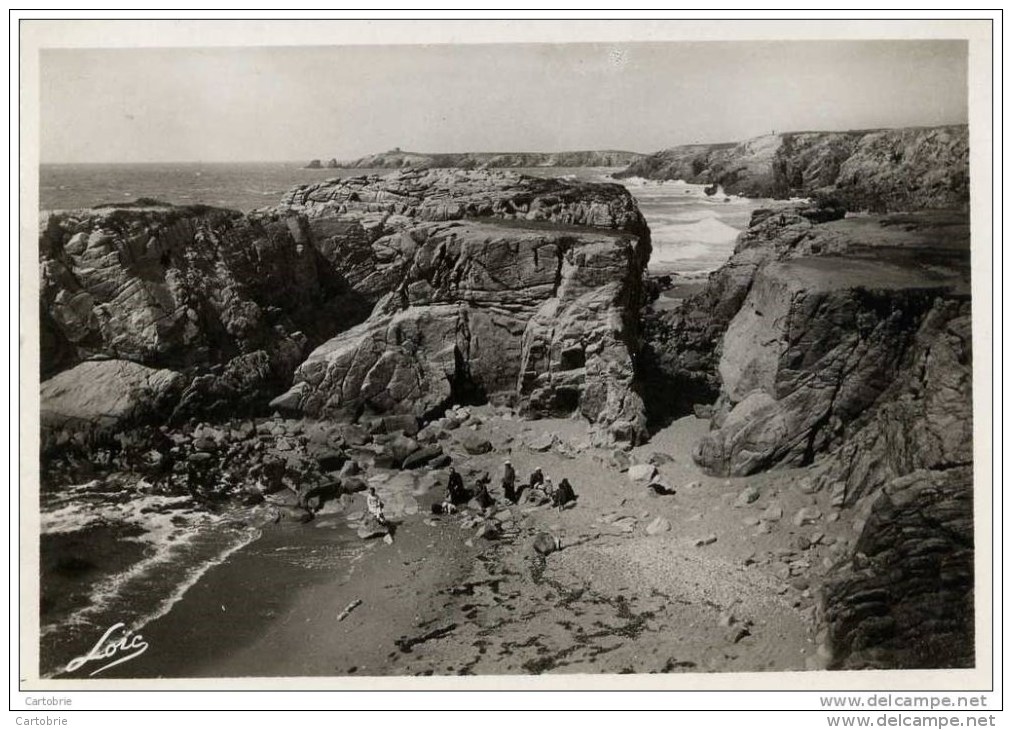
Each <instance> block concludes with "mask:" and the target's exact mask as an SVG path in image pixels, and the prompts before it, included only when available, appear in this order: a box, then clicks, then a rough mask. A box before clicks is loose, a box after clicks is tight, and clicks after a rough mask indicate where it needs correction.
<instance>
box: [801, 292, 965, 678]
mask: <svg viewBox="0 0 1012 730" xmlns="http://www.w3.org/2000/svg"><path fill="white" fill-rule="evenodd" d="M969 309H970V307H969V302H966V301H962V302H960V301H953V300H946V301H939V302H936V304H935V306H934V307H933V308H932V310H931V311H930V312H929V313H928V315H927V317H926V318H925V319H924V321H923V323H922V325H921V327H920V329H919V331H918V333H917V336H916V338H915V341H914V343H913V344H912V346H911V348H910V352H909V354H908V357H907V367H906V368H905V369H904V370H903V371H902V372H901V373H900V375H899V376H898V377H897V378H896V379H895V380H894V381H893V383H892V384H891V385H890V386H889V388H888V389H887V390H886V391H885V392H884V393H883V394H882V395H881V396H880V398H879V402H878V404H877V406H876V407H875V408H872V409H869V412H868V413H865V414H863V415H862V416H861V417H860V418H859V419H858V423H859V424H860V428H859V429H858V430H857V431H856V432H855V433H854V434H853V435H852V436H851V437H850V438H848V439H847V440H846V442H845V443H844V444H843V445H842V446H841V447H840V448H839V449H837V450H836V451H835V452H834V453H833V454H832V455H831V457H830V458H828V459H826V460H825V461H824V462H822V463H821V464H820V465H819V468H818V470H819V472H820V474H821V479H822V481H823V483H824V484H826V485H827V487H830V488H832V489H833V493H834V494H835V495H837V499H838V501H839V503H840V504H841V505H842V506H843V507H844V508H850V509H847V511H848V512H849V513H850V514H852V515H853V517H852V520H853V527H854V530H855V532H856V533H857V534H858V539H857V541H856V543H855V545H854V547H853V550H852V552H851V556H850V558H849V560H847V561H846V562H843V563H840V564H838V565H837V566H835V567H834V569H833V570H832V571H831V572H830V574H829V576H827V580H826V583H825V585H824V589H823V596H822V607H821V616H822V619H823V623H824V625H825V627H824V635H823V641H824V644H825V646H826V647H827V648H828V649H829V652H830V654H831V656H832V659H833V666H834V667H838V668H848V669H849V668H863V667H904V668H925V667H939V666H947V667H970V666H974V646H973V636H974V620H973V617H974V608H973V598H974V537H973V535H974V532H973V492H974V489H973V466H972V465H973V408H972V405H973V398H972V395H973V393H972V383H973V372H972V370H973V369H972V343H971V336H970V327H971V320H970V311H969Z"/></svg>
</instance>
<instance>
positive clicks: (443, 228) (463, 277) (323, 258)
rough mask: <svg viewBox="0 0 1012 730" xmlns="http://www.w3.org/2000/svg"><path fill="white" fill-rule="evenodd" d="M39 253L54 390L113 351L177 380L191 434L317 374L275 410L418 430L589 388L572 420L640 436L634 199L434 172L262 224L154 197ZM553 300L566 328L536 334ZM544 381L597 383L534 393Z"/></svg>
mask: <svg viewBox="0 0 1012 730" xmlns="http://www.w3.org/2000/svg"><path fill="white" fill-rule="evenodd" d="M478 218H480V219H481V220H475V219H478ZM465 219H467V220H465ZM40 252H41V259H42V261H41V268H42V282H43V283H42V295H41V321H42V332H43V335H44V336H43V338H42V340H43V348H44V349H43V353H42V369H43V376H44V377H48V376H50V375H53V374H55V373H57V372H60V371H61V370H63V369H65V368H67V367H70V366H72V365H74V364H75V363H78V362H81V361H82V360H88V359H92V358H96V357H114V358H124V359H129V360H132V361H135V362H138V363H142V364H144V365H147V366H150V367H156V368H171V369H173V370H176V371H178V372H180V373H182V374H183V375H184V376H185V380H186V381H187V385H186V387H185V389H184V392H183V394H182V396H181V398H180V400H179V401H178V402H177V403H175V404H174V406H173V407H172V408H171V409H169V412H170V413H171V414H172V415H173V416H175V417H176V418H178V419H183V418H189V417H202V416H206V415H216V414H222V413H230V412H232V411H234V410H235V409H236V408H239V409H240V410H255V409H256V408H262V407H263V406H264V404H265V403H266V402H267V401H268V400H270V399H271V398H275V397H277V396H278V394H279V393H282V392H283V390H284V388H286V387H289V386H290V385H291V383H292V380H291V378H292V374H293V373H294V372H295V371H296V368H299V366H300V364H303V363H304V364H303V365H302V367H301V368H300V369H299V375H298V376H297V378H296V387H295V388H294V389H293V390H291V391H290V392H288V393H285V394H283V396H282V397H281V398H279V399H278V400H277V401H276V403H275V405H276V407H277V408H279V409H282V410H285V411H287V412H299V413H310V414H314V415H327V416H340V417H342V418H349V417H357V416H359V415H361V414H363V413H366V412H370V413H377V414H382V413H408V414H411V415H415V416H422V415H427V414H429V413H430V412H432V411H433V410H438V409H439V408H442V407H444V406H445V405H446V404H447V403H449V402H450V401H451V400H454V399H459V400H468V399H474V398H477V399H484V398H488V397H492V396H497V397H502V398H503V399H505V400H510V401H512V402H517V401H519V400H520V398H521V397H528V398H529V396H531V394H532V393H534V392H535V391H536V393H537V397H534V398H530V400H531V401H532V403H531V404H530V405H529V406H528V411H529V413H531V414H532V415H538V414H540V413H548V412H552V413H556V412H559V411H560V410H561V406H560V405H559V404H560V403H562V402H563V401H565V398H562V399H559V398H556V397H555V396H554V393H555V392H556V391H560V392H561V391H562V390H564V389H565V388H570V389H573V388H575V389H577V390H578V391H579V392H578V394H577V395H578V397H577V400H576V402H574V403H572V406H571V408H570V409H569V410H570V411H573V412H576V411H579V412H581V413H583V414H584V415H586V416H587V417H588V418H590V419H591V420H594V421H601V422H602V423H604V424H606V425H611V424H612V423H613V422H615V421H617V420H628V421H630V423H631V424H632V425H631V426H630V425H628V424H622V425H621V426H620V430H621V431H623V432H634V431H635V430H636V426H635V421H636V401H635V397H634V396H632V395H631V394H629V393H627V392H626V391H629V389H630V388H631V387H632V376H631V373H632V358H633V357H634V355H635V352H636V350H637V349H638V344H637V338H638V336H639V333H638V330H637V321H638V320H637V315H636V312H637V310H638V307H639V297H640V277H641V274H642V270H643V268H644V267H645V264H646V260H647V258H648V256H649V232H648V230H647V228H646V224H645V222H644V220H643V217H642V215H640V213H639V210H638V209H637V207H636V204H635V201H634V200H633V199H632V197H631V196H630V195H629V193H628V192H627V191H626V190H625V189H624V188H622V187H621V186H618V185H593V184H588V183H578V182H566V181H557V180H542V179H538V178H529V177H524V176H521V175H517V174H514V173H504V172H495V173H493V172H485V171H472V172H467V171H461V170H438V171H437V170H428V171H424V172H405V173H398V174H394V175H392V176H389V177H386V178H378V177H370V178H366V177H360V178H353V179H347V180H332V181H328V182H325V183H319V184H315V185H309V186H304V187H302V188H297V189H296V190H294V191H293V192H292V193H290V194H289V195H288V196H286V198H285V201H284V202H283V204H282V205H280V206H278V207H277V208H271V209H264V210H261V211H256V212H254V213H251V214H249V215H247V216H243V215H241V214H239V213H236V212H233V211H224V210H218V209H213V208H207V207H204V206H193V207H185V208H177V207H173V206H169V205H165V204H161V203H157V202H155V201H144V202H142V203H138V204H133V205H127V206H121V207H116V208H98V209H93V210H88V211H72V212H63V213H58V214H53V215H50V216H49V217H48V218H47V219H46V222H45V224H44V225H43V228H42V231H41V234H40ZM580 297H583V298H584V299H583V300H581V301H586V302H587V303H588V304H589V305H591V306H592V313H591V315H590V316H589V317H586V318H583V321H577V320H579V319H580V317H579V314H578V313H579V309H578V304H577V303H576V300H577V299H578V298H580ZM549 301H555V302H557V304H558V306H559V307H561V308H562V309H566V308H568V309H567V311H568V312H569V314H568V315H565V317H564V319H565V320H566V321H567V322H568V324H567V326H566V328H565V330H564V331H562V330H560V331H558V333H556V328H555V327H551V328H548V329H545V328H537V327H533V328H531V331H530V332H529V333H528V327H529V324H530V323H531V320H532V319H533V318H534V317H535V315H536V314H537V313H538V312H539V311H541V308H542V307H543V306H544V305H545V304H546V302H549ZM546 311H547V310H546ZM560 312H561V310H560ZM370 313H371V314H370ZM560 316H562V315H561V314H560ZM335 335H339V336H338V337H336V339H334V340H333V341H329V340H330V338H333V337H335ZM319 346H322V347H320V349H319V350H317V351H316V352H314V353H313V354H312V356H311V357H309V359H308V360H306V355H307V354H308V353H310V352H311V351H312V350H313V348H316V347H319ZM542 346H543V347H544V348H545V354H544V356H543V357H542V356H541V355H537V356H536V357H535V356H534V353H540V349H539V348H541V347H542ZM525 348H526V350H525ZM578 349H583V350H587V351H588V352H589V355H581V356H580V357H582V358H583V362H582V364H581V365H580V366H579V367H573V366H572V365H571V363H572V361H573V358H575V357H577V355H576V352H577V350H578ZM563 351H564V352H563ZM605 361H607V364H606V363H605ZM538 368H545V369H546V370H552V371H553V373H556V374H557V373H560V372H562V371H563V370H566V371H570V370H575V369H582V370H583V372H582V374H581V375H579V376H576V377H574V376H573V374H572V373H570V374H569V375H567V376H566V380H565V383H562V381H561V380H560V378H559V377H556V375H552V377H551V378H550V379H549V380H548V381H543V382H540V383H539V384H538V385H537V388H534V387H531V388H530V389H529V391H527V392H524V393H521V390H523V389H524V387H525V385H524V384H525V383H526V381H525V380H524V379H523V378H522V377H521V371H522V370H523V372H526V373H527V374H528V375H530V374H533V375H534V376H535V377H537V376H539V375H540V374H541V373H540V372H539V371H538ZM585 394H586V397H584V396H585Z"/></svg>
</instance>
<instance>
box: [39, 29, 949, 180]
mask: <svg viewBox="0 0 1012 730" xmlns="http://www.w3.org/2000/svg"><path fill="white" fill-rule="evenodd" d="M39 112H40V145H41V149H40V159H41V161H42V162H43V163H68V162H175V161H178V162H184V161H193V162H218V161H220V162H239V161H261V160H262V161H273V160H279V161H280V160H285V161H289V160H309V159H313V158H321V159H324V160H327V159H330V158H332V157H334V158H337V159H338V160H342V159H353V158H356V157H360V156H363V155H366V154H371V153H375V152H381V151H385V150H389V149H393V148H395V147H400V148H401V149H403V150H410V151H418V152H488V151H491V152H508V151H526V152H546V151H563V150H583V149H618V150H631V151H636V152H654V151H656V150H659V149H663V148H665V147H672V146H675V145H679V144H688V143H702V142H726V141H739V140H742V139H747V138H749V137H754V136H758V135H761V134H768V133H769V132H771V131H774V130H775V131H778V132H784V131H802V130H844V129H867V128H876V127H903V126H928V125H937V124H963V123H966V121H967V45H966V43H965V42H964V41H958V40H955V41H785V42H742V41H737V42H705V43H686V42H670V43H598V44H583V43H580V44H576V43H569V44H560V43H549V44H503V45H416V46H330V47H250V48H208V49H194V48H178V49H107V50H101V49H66V50H55V49H44V50H42V51H41V53H40V107H39Z"/></svg>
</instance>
